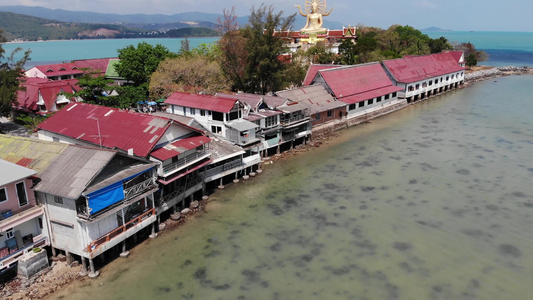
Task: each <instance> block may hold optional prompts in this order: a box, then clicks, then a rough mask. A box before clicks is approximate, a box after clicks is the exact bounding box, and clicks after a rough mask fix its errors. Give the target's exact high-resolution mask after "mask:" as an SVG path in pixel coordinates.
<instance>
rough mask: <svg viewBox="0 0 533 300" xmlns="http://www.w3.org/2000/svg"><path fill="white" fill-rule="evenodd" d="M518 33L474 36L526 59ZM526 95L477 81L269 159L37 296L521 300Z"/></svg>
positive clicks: (532, 288)
mask: <svg viewBox="0 0 533 300" xmlns="http://www.w3.org/2000/svg"><path fill="white" fill-rule="evenodd" d="M503 35H504V36H505V34H503ZM510 35H514V34H510ZM492 36H493V37H494V36H498V34H497V33H495V34H493V35H492ZM524 36H525V37H528V36H529V37H531V35H530V34H516V35H515V38H513V39H510V40H507V42H504V43H503V42H502V41H499V40H497V39H492V38H487V37H485V38H483V37H478V38H480V40H479V42H480V43H481V42H483V41H485V43H486V44H482V45H484V47H487V48H486V49H495V50H501V51H502V52H512V53H515V51H519V52H520V53H529V51H530V48H528V47H529V46H521V45H526V44H527V42H524ZM463 37H464V38H465V40H464V41H469V40H470V41H472V42H475V40H473V38H475V37H476V35H475V33H471V35H467V34H465V35H464V36H463ZM502 38H503V37H502ZM491 39H492V42H490V41H488V40H491ZM526 40H527V39H526ZM497 41H498V42H497ZM530 42H531V41H530V40H529V43H530ZM501 43H503V44H501ZM177 44H179V43H177ZM507 46H509V47H510V48H507ZM520 47H522V48H520ZM479 48H480V49H482V47H479ZM528 49H529V50H528ZM497 57H498V56H496V58H497ZM513 59H516V58H513ZM492 62H493V63H502V64H508V63H507V62H509V61H505V60H501V61H496V60H493V61H492ZM524 63H529V64H531V61H529V62H528V61H525V62H524ZM515 64H516V63H515ZM522 65H523V64H522ZM532 93H533V76H532V75H524V76H510V77H502V78H498V79H493V80H488V81H483V82H478V83H474V84H472V85H471V86H469V87H467V88H464V89H457V90H453V91H451V92H449V93H446V94H444V95H440V96H437V97H433V98H430V99H428V100H426V101H423V102H419V103H417V104H415V105H412V106H409V107H407V108H405V109H403V110H400V111H398V112H395V113H392V114H390V115H387V116H385V117H381V118H379V119H375V120H373V122H372V123H366V124H362V125H359V126H355V127H351V128H348V129H345V130H343V131H341V132H339V133H337V134H336V135H337V136H336V137H335V138H334V139H333V140H331V141H329V142H326V143H325V144H324V145H323V146H321V147H319V148H312V149H311V150H310V151H308V152H303V153H299V154H297V155H293V156H290V157H289V158H287V159H286V160H283V161H278V160H276V161H274V162H273V163H269V162H266V163H265V164H263V170H264V172H263V174H261V175H259V176H257V177H255V178H251V179H250V180H248V181H246V182H240V183H238V184H230V185H228V186H227V187H226V189H225V190H217V191H216V192H215V193H214V194H212V195H211V197H210V199H209V202H208V205H207V210H206V212H200V213H198V214H197V215H195V216H194V217H192V218H189V219H188V222H187V223H186V224H185V225H183V226H180V227H178V228H176V229H175V230H172V231H170V230H166V231H165V230H163V231H162V232H160V235H159V237H157V238H156V239H153V240H148V241H146V242H144V243H142V244H141V245H139V246H137V247H135V248H133V249H130V253H131V255H130V256H129V257H128V258H125V259H124V258H117V259H115V260H114V261H112V262H111V263H109V264H107V265H106V266H105V267H103V268H102V269H100V277H98V278H96V279H94V280H91V279H85V280H82V281H79V282H76V283H74V284H72V285H68V286H66V287H63V288H62V289H61V290H59V291H57V292H56V293H55V294H53V295H50V296H49V299H74V300H81V299H88V300H90V299H117V300H118V299H172V300H174V299H254V300H256V299H259V300H261V299H272V300H274V299H361V300H363V299H368V300H374V299H376V300H382V299H405V300H413V299H454V300H462V299H464V300H471V299H483V300H485V299H486V300H493V299H513V300H516V299H518V300H522V299H524V300H529V299H531V295H533V285H532V284H531V279H532V278H533V231H532V230H531V228H533V185H532V184H531V182H533V119H532V118H531V112H532V111H533V101H531V94H532Z"/></svg>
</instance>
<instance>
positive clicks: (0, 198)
mask: <svg viewBox="0 0 533 300" xmlns="http://www.w3.org/2000/svg"><path fill="white" fill-rule="evenodd" d="M4 201H7V191H6V188H1V189H0V203H1V202H4Z"/></svg>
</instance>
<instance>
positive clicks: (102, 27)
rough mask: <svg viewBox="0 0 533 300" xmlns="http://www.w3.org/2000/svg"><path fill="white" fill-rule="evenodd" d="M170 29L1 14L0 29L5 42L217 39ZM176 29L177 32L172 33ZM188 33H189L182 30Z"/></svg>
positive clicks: (205, 31) (204, 32)
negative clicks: (146, 38) (180, 38)
mask: <svg viewBox="0 0 533 300" xmlns="http://www.w3.org/2000/svg"><path fill="white" fill-rule="evenodd" d="M183 27H187V28H180V27H177V26H174V27H172V26H170V27H169V28H168V29H166V30H162V31H159V30H146V29H143V28H130V27H126V26H122V25H117V24H95V23H90V24H89V23H74V22H63V21H58V20H50V19H44V18H38V17H33V16H27V15H22V14H16V13H11V12H2V11H0V28H1V29H2V30H4V35H5V37H6V38H7V39H8V41H12V40H15V39H20V40H30V41H36V40H68V39H89V38H137V37H146V36H150V37H182V36H183V37H185V36H188V37H198V36H216V35H217V34H218V33H217V32H216V31H214V30H213V29H211V28H204V27H197V28H196V27H195V28H191V24H188V25H186V26H183ZM175 29H177V31H175ZM182 29H188V30H182Z"/></svg>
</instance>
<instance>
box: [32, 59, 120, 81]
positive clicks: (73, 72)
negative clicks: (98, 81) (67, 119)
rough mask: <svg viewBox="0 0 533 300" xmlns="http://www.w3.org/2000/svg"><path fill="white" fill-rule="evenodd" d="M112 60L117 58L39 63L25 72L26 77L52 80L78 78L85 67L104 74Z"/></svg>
mask: <svg viewBox="0 0 533 300" xmlns="http://www.w3.org/2000/svg"><path fill="white" fill-rule="evenodd" d="M111 60H116V58H96V59H82V60H75V61H72V62H68V63H60V64H49V65H38V66H34V67H32V68H30V69H29V70H27V71H26V72H25V75H26V77H37V78H46V79H50V80H65V79H78V78H80V77H81V76H82V75H83V72H84V71H83V69H85V68H89V69H92V70H94V71H97V72H98V73H99V74H100V75H104V74H105V73H106V71H107V68H108V66H109V63H110V61H111Z"/></svg>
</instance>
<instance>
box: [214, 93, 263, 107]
mask: <svg viewBox="0 0 533 300" xmlns="http://www.w3.org/2000/svg"><path fill="white" fill-rule="evenodd" d="M215 96H216V97H223V98H235V99H238V100H239V101H240V102H242V103H245V104H247V105H248V106H250V107H251V108H252V109H253V110H255V109H257V108H258V107H259V106H260V105H261V102H262V101H263V95H256V94H248V93H238V94H234V95H233V94H226V93H216V95H215Z"/></svg>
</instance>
